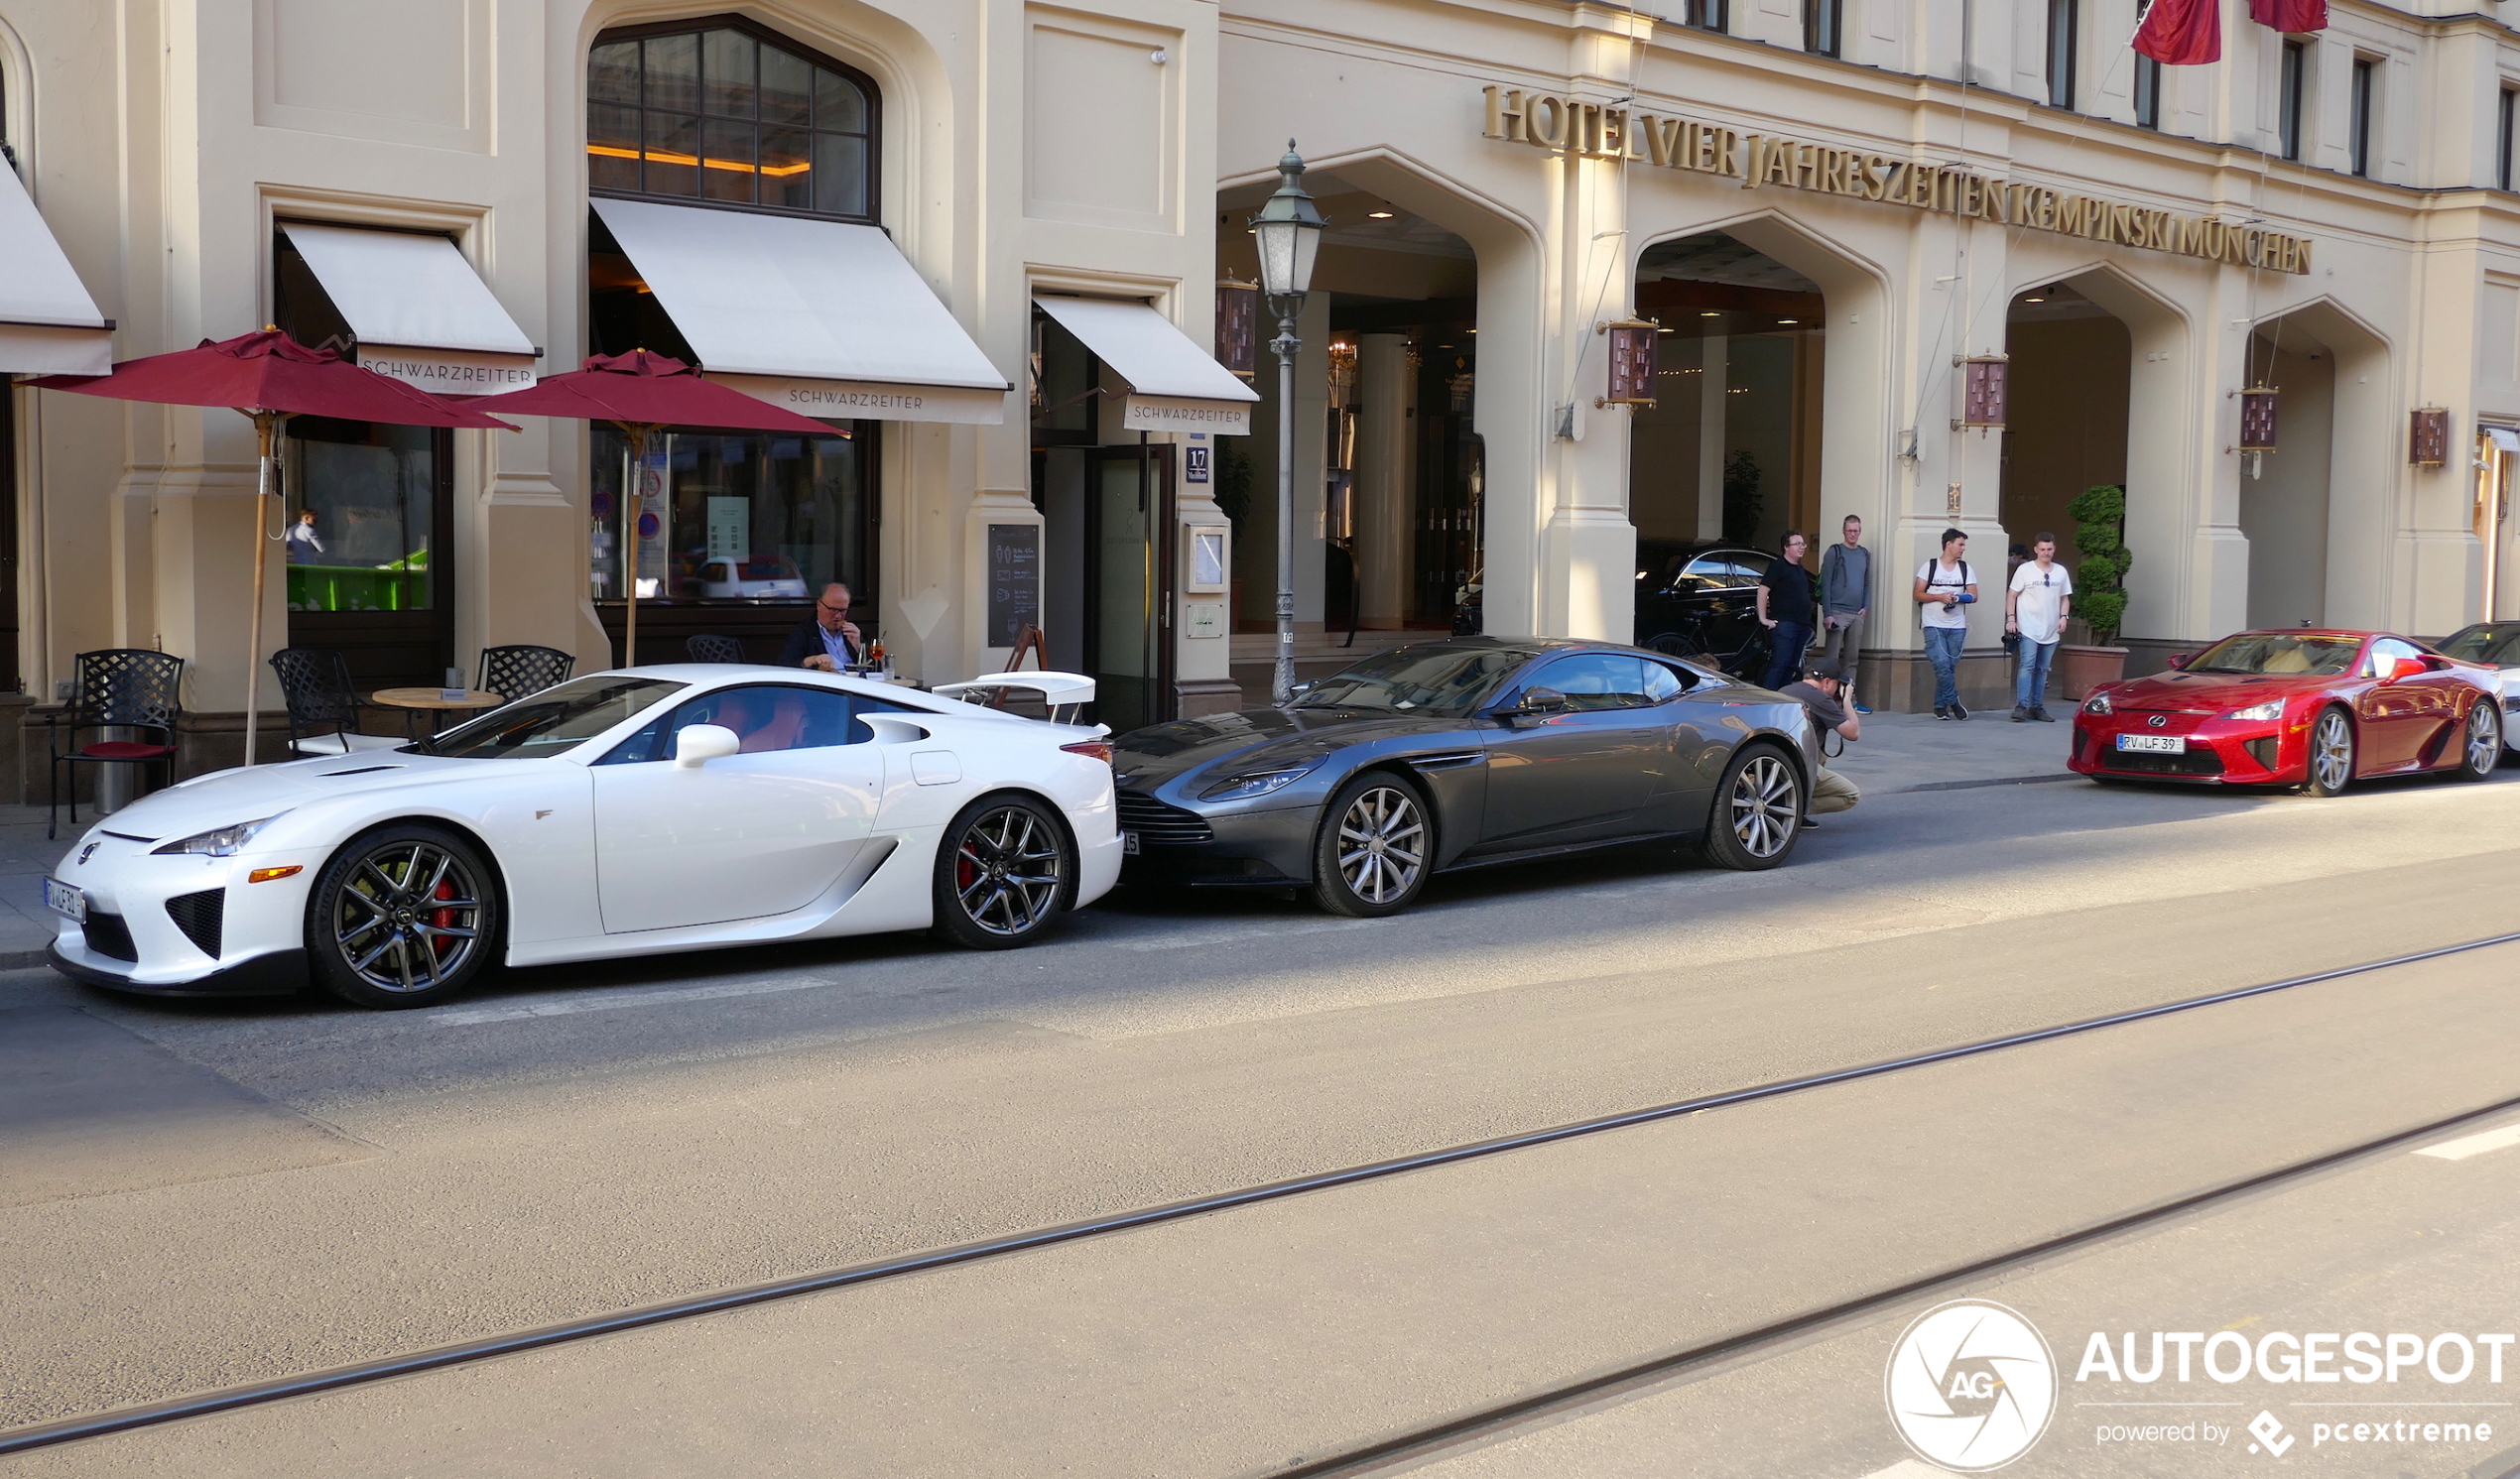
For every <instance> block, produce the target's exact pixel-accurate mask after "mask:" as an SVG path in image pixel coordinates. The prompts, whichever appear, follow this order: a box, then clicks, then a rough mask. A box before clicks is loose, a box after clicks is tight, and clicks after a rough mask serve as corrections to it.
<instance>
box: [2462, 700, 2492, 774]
mask: <svg viewBox="0 0 2520 1479" xmlns="http://www.w3.org/2000/svg"><path fill="white" fill-rule="evenodd" d="M2501 760H2502V714H2501V712H2500V711H2499V710H2498V708H2497V707H2496V705H2495V703H2494V700H2493V699H2492V698H2490V697H2485V698H2479V699H2477V700H2476V701H2475V702H2474V703H2472V704H2469V705H2468V707H2467V722H2466V723H2465V724H2462V725H2460V726H2459V734H2458V779H2460V780H2461V781H2482V780H2483V779H2485V778H2486V777H2487V776H2490V775H2492V774H2493V773H2494V767H2495V765H2497V764H2499V763H2500V762H2501Z"/></svg>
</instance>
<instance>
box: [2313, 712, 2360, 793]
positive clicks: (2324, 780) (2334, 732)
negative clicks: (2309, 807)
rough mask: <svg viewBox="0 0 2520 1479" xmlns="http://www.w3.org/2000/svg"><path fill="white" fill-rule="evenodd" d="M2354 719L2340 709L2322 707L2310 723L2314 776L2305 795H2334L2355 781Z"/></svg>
mask: <svg viewBox="0 0 2520 1479" xmlns="http://www.w3.org/2000/svg"><path fill="white" fill-rule="evenodd" d="M2353 748H2354V746H2353V721H2352V720H2351V719H2348V718H2346V717H2345V711H2344V710H2343V709H2340V708H2331V709H2325V710H2322V711H2321V713H2320V715H2319V718H2318V721H2317V722H2316V723H2314V724H2312V725H2311V726H2310V779H2309V780H2308V781H2307V782H2305V783H2303V786H2302V794H2303V795H2304V796H2334V795H2336V794H2337V793H2339V792H2341V791H2343V790H2344V789H2345V788H2346V787H2348V786H2350V785H2352V784H2353Z"/></svg>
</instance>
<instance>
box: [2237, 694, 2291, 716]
mask: <svg viewBox="0 0 2520 1479" xmlns="http://www.w3.org/2000/svg"><path fill="white" fill-rule="evenodd" d="M2222 717H2224V718H2226V719H2280V718H2282V717H2284V700H2283V699H2281V698H2269V699H2268V700H2266V701H2265V702H2264V703H2252V704H2250V705H2249V706H2248V707H2247V708H2235V709H2233V710H2231V712H2229V713H2227V714H2224V715H2223V716H2222Z"/></svg>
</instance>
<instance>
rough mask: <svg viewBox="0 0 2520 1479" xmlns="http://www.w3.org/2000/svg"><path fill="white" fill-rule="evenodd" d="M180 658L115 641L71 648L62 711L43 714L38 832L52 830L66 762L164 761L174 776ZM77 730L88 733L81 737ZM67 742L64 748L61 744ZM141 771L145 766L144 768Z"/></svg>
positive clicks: (171, 780)
mask: <svg viewBox="0 0 2520 1479" xmlns="http://www.w3.org/2000/svg"><path fill="white" fill-rule="evenodd" d="M183 680H184V660H183V659H182V658H178V657H171V656H169V655H168V654H166V653H162V652H150V651H148V650H147V649H145V648H129V647H117V648H107V649H106V650H104V651H102V652H83V653H80V654H79V655H78V680H77V683H76V685H75V686H74V687H73V688H72V689H71V691H70V706H69V708H68V709H67V710H66V711H63V712H58V713H51V714H47V715H45V716H44V728H45V737H46V744H47V748H49V749H50V750H51V751H52V756H53V787H52V799H51V802H50V804H48V805H47V806H46V808H45V813H44V835H45V836H47V837H53V836H57V835H58V832H57V827H58V825H59V819H58V812H59V811H60V808H61V804H62V767H63V766H65V765H137V766H152V765H158V766H164V767H165V768H166V780H167V784H168V785H169V786H172V785H174V784H175V728H176V723H177V721H178V720H179V719H181V718H182V717H183V716H184V700H183V695H182V691H181V686H182V683H183ZM113 729H137V730H147V731H152V732H154V733H155V734H156V735H157V736H159V738H158V739H156V740H148V739H109V738H106V735H105V732H106V731H108V730H113ZM81 734H91V735H93V736H94V737H93V738H91V739H89V740H87V741H86V742H85V743H83V744H82V743H80V741H79V736H80V735H81ZM64 743H67V744H68V745H69V746H70V747H71V748H70V749H69V750H68V751H67V752H66V753H64V752H63V749H62V746H63V744H64ZM144 774H145V772H144ZM70 825H72V826H76V825H78V784H77V777H76V776H75V774H73V775H72V777H71V784H70Z"/></svg>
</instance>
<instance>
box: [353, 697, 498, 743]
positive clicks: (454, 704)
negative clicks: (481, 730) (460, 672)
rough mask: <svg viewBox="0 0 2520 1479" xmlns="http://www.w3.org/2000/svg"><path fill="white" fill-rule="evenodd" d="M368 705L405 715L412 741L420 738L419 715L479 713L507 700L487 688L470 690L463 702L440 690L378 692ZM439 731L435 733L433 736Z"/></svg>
mask: <svg viewBox="0 0 2520 1479" xmlns="http://www.w3.org/2000/svg"><path fill="white" fill-rule="evenodd" d="M368 701H369V702H370V703H374V704H377V705H379V706H380V707H384V708H399V709H402V710H403V711H404V722H405V723H406V724H407V725H408V726H409V727H410V729H411V732H412V738H414V739H418V738H420V723H419V719H420V715H421V714H423V713H430V712H435V713H441V714H450V713H470V712H472V711H474V710H476V709H485V708H497V707H498V706H499V705H500V704H502V703H505V702H507V699H506V698H504V697H502V696H500V695H499V694H497V693H493V692H491V691H490V690H489V689H487V688H467V689H465V690H464V695H463V696H462V697H461V698H448V697H447V696H446V695H445V692H444V690H442V689H440V688H379V689H377V690H376V691H375V692H373V693H370V694H369V695H368ZM436 732H437V731H435V730H432V731H431V733H433V734H434V733H436Z"/></svg>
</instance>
